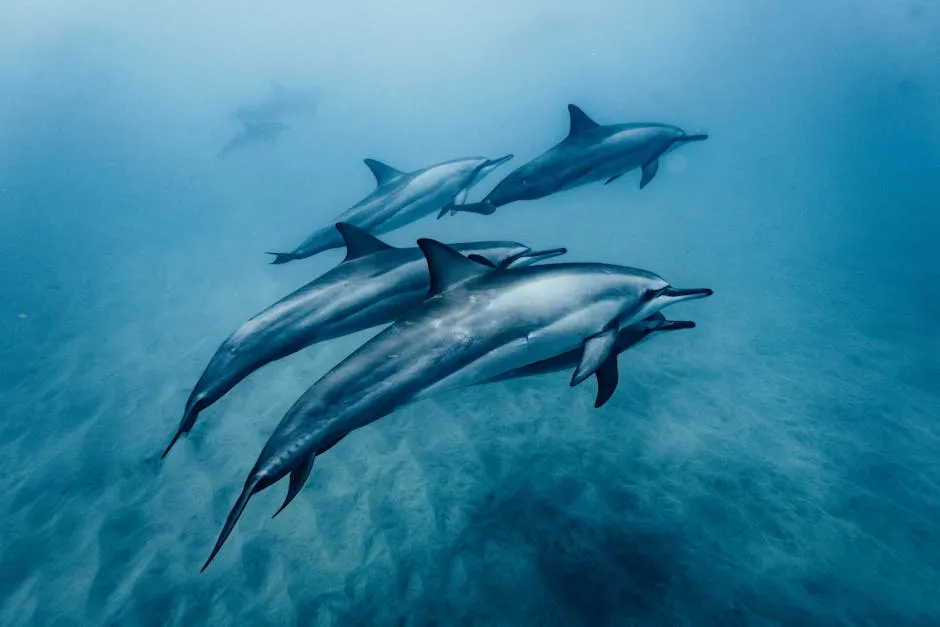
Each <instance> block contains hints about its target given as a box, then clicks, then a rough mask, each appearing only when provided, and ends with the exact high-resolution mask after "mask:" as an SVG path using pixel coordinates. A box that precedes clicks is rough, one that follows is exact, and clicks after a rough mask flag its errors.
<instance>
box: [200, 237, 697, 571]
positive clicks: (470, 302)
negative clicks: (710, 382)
mask: <svg viewBox="0 0 940 627" xmlns="http://www.w3.org/2000/svg"><path fill="white" fill-rule="evenodd" d="M418 246H419V247H420V248H421V251H422V253H424V256H425V259H426V260H427V265H428V273H429V275H430V288H429V290H428V298H427V299H426V300H424V301H423V303H422V304H421V306H420V307H419V308H417V309H415V310H412V311H411V312H409V313H408V314H406V315H404V316H403V317H402V318H400V319H399V320H398V321H396V322H394V323H393V324H392V325H391V326H389V327H387V328H386V329H384V330H383V331H381V332H379V334H378V335H376V336H374V337H372V338H371V339H369V340H367V341H366V342H365V343H364V344H362V345H361V346H360V347H359V348H358V349H356V350H355V351H354V352H353V353H351V354H350V355H349V356H348V357H346V359H344V360H342V361H341V362H340V363H338V364H337V365H336V366H334V367H333V369H332V370H330V371H329V372H327V373H326V374H325V375H323V377H321V378H320V380H319V381H317V382H316V383H314V384H313V386H312V387H310V388H309V389H308V390H307V391H306V392H305V393H304V394H303V395H302V396H301V397H300V399H298V401H297V402H296V403H295V404H294V405H293V407H291V408H290V410H288V412H287V414H286V415H285V416H284V418H283V419H282V420H281V422H280V424H279V425H278V426H277V427H276V428H275V430H274V433H273V434H272V435H271V437H270V438H269V439H268V442H267V444H266V445H265V446H264V449H263V450H262V451H261V455H260V456H259V457H258V460H257V461H256V462H255V465H254V467H253V468H252V469H251V471H250V472H249V473H248V478H247V479H246V480H245V485H244V487H243V489H242V492H241V495H240V496H239V497H238V500H237V501H236V503H235V505H234V507H233V508H232V511H231V512H230V513H229V516H228V518H227V519H226V521H225V525H224V526H223V528H222V532H221V534H220V535H219V538H218V540H217V542H216V545H215V547H214V548H213V550H212V553H211V554H210V556H209V559H208V560H206V563H205V565H204V566H203V570H205V568H206V567H207V566H208V565H209V563H210V562H211V561H212V560H213V558H214V557H215V556H216V555H217V554H218V552H219V550H220V549H221V548H222V545H223V544H224V542H225V540H226V538H228V536H229V534H230V533H231V532H232V529H233V528H234V526H235V523H236V522H237V521H238V519H239V517H240V516H241V514H242V512H243V511H244V510H245V506H246V505H247V504H248V501H249V499H250V498H251V497H252V495H254V494H256V493H258V492H260V491H261V490H264V489H265V488H268V487H270V486H271V485H274V483H276V482H277V481H279V480H280V479H282V478H283V477H285V476H287V475H290V484H289V486H288V491H287V497H286V498H285V500H284V504H283V505H282V506H281V508H280V509H279V510H278V512H280V511H282V510H283V509H284V508H285V507H287V505H288V504H290V502H291V501H292V500H293V499H294V498H295V497H296V495H297V494H298V492H299V491H300V489H301V488H302V487H303V485H304V484H305V483H306V481H307V478H308V477H309V475H310V471H311V469H312V468H313V463H314V460H315V459H316V457H317V456H319V455H322V454H323V453H325V452H327V451H328V450H329V449H330V448H332V447H333V446H334V445H336V444H337V443H338V442H339V441H340V440H342V439H343V438H344V437H346V436H347V435H348V434H349V433H351V432H352V431H355V430H356V429H360V428H362V427H365V426H366V425H369V424H371V423H373V422H375V421H376V420H379V419H381V418H383V417H385V416H387V415H389V414H390V413H392V412H394V411H395V410H397V409H399V408H401V407H403V406H405V405H408V404H410V403H412V402H415V401H418V400H422V399H426V398H429V397H431V396H435V395H439V394H442V393H444V392H447V391H450V390H454V389H458V388H462V387H467V386H471V385H475V384H478V383H481V382H483V381H486V380H487V379H491V378H493V377H497V376H499V375H500V374H502V373H505V372H509V371H512V370H515V369H517V368H523V367H525V366H527V365H529V364H532V363H536V362H539V361H542V360H546V359H550V358H552V357H555V356H557V355H563V354H565V353H568V352H569V351H575V350H578V351H580V353H581V356H580V359H579V361H578V364H577V367H576V368H575V370H574V372H573V373H572V378H571V385H572V386H575V385H578V384H579V383H581V382H582V381H584V380H585V379H587V378H588V377H590V376H592V375H596V376H597V378H598V381H599V382H601V385H603V378H604V377H605V376H607V375H606V374H605V373H606V372H608V371H609V370H610V369H611V368H612V366H610V364H611V362H613V363H614V364H615V363H616V360H617V354H616V353H615V352H614V347H615V346H616V343H617V338H618V336H619V334H620V331H621V329H623V328H625V327H629V326H630V325H632V324H635V323H637V322H639V321H641V320H643V319H644V318H646V317H648V316H651V315H653V314H655V313H656V312H658V311H660V310H661V309H663V308H665V307H668V306H670V305H673V304H676V303H679V302H682V301H685V300H692V299H698V298H705V297H707V296H710V295H711V294H712V291H711V290H710V289H707V288H698V289H677V288H675V287H673V286H671V285H670V284H669V283H667V282H666V281H665V280H663V279H662V278H661V277H659V276H658V275H656V274H653V273H652V272H648V271H645V270H640V269H636V268H630V267H627V266H619V265H612V264H601V263H555V264H544V265H533V266H527V267H522V268H512V267H505V266H497V267H495V268H494V267H493V266H492V264H488V263H485V262H483V261H476V260H472V259H470V258H468V257H465V256H463V255H461V254H460V252H458V251H456V250H454V249H453V248H450V247H449V246H447V245H445V244H442V243H439V242H437V241H435V240H431V239H426V238H423V239H420V240H418ZM615 367H616V366H613V368H615ZM275 515H276V513H275Z"/></svg>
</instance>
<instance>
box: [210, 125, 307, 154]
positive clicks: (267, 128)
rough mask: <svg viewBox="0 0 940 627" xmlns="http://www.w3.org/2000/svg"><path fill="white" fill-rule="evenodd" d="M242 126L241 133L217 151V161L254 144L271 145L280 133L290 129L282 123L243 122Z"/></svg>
mask: <svg viewBox="0 0 940 627" xmlns="http://www.w3.org/2000/svg"><path fill="white" fill-rule="evenodd" d="M243 126H244V128H243V129H242V132H241V133H239V134H238V135H236V136H235V137H233V138H232V139H231V140H229V142H228V143H227V144H226V145H225V146H224V147H223V148H222V150H221V151H219V154H218V158H219V159H224V158H225V157H227V156H228V155H229V154H231V153H233V152H235V151H237V150H242V149H244V148H246V147H248V146H251V145H254V144H273V143H274V142H276V141H277V138H278V137H280V136H281V133H283V132H284V131H286V130H287V129H288V128H290V127H289V126H287V125H286V124H284V123H283V122H244V123H243Z"/></svg>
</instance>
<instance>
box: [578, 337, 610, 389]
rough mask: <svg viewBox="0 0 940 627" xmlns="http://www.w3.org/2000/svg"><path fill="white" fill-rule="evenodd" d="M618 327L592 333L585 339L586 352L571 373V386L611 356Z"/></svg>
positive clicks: (586, 376) (579, 381) (582, 379)
mask: <svg viewBox="0 0 940 627" xmlns="http://www.w3.org/2000/svg"><path fill="white" fill-rule="evenodd" d="M617 333H618V330H617V327H611V328H610V329H607V330H606V331H601V332H600V333H598V334H597V335H592V336H591V337H589V338H588V339H586V340H585V341H584V352H583V353H582V354H581V363H579V364H578V367H577V368H576V369H575V371H574V374H572V375H571V387H574V386H576V385H578V384H579V383H581V382H582V381H584V380H585V379H587V378H588V377H589V376H591V375H592V374H594V372H595V371H597V369H598V368H600V367H601V366H602V365H603V363H604V361H605V360H606V359H607V358H608V357H609V356H610V354H611V351H612V350H613V348H614V344H615V343H616V341H617Z"/></svg>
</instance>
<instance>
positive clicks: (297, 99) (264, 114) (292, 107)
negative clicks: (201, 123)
mask: <svg viewBox="0 0 940 627" xmlns="http://www.w3.org/2000/svg"><path fill="white" fill-rule="evenodd" d="M322 94H323V91H322V90H320V89H317V90H313V91H297V90H294V89H289V88H287V87H285V86H284V85H282V84H280V83H278V82H277V81H271V95H270V96H268V98H266V99H265V100H262V101H261V102H258V103H255V104H252V105H246V106H242V107H239V108H238V109H237V110H236V112H235V115H236V117H238V119H239V120H241V121H242V122H270V121H274V120H283V119H284V118H287V117H292V116H304V115H313V114H314V113H316V111H317V109H318V108H319V105H320V97H321V96H322Z"/></svg>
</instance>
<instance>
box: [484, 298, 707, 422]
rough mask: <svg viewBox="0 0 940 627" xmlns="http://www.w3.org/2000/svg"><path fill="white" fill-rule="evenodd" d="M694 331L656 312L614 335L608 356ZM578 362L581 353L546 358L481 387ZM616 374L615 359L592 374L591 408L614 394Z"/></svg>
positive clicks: (692, 325)
mask: <svg viewBox="0 0 940 627" xmlns="http://www.w3.org/2000/svg"><path fill="white" fill-rule="evenodd" d="M694 328H695V323H694V322H692V321H691V320H666V317H665V316H664V315H663V314H662V312H661V311H657V312H656V313H654V314H653V315H652V316H649V317H648V318H645V319H643V320H640V321H639V322H637V323H636V324H632V325H630V326H628V327H625V328H623V329H621V330H620V333H619V334H617V339H616V341H615V342H614V347H613V349H611V351H610V352H611V355H614V356H615V357H616V356H617V355H620V354H621V353H623V352H624V351H626V350H629V349H631V348H635V347H636V346H639V345H640V344H642V343H643V342H644V341H646V340H647V339H649V338H650V337H652V336H653V335H656V334H659V333H665V332H667V331H679V330H681V329H694ZM580 359H581V351H580V350H578V349H575V350H573V351H568V352H567V353H562V354H561V355H556V356H554V357H550V358H549V359H543V360H541V361H537V362H535V363H533V364H529V365H527V366H523V367H521V368H516V369H515V370H510V371H509V372H504V373H503V374H500V375H497V376H495V377H492V378H490V379H487V380H486V381H484V382H483V383H495V382H497V381H509V380H511V379H522V378H524V377H532V376H536V375H540V374H548V373H551V372H559V371H561V370H568V369H570V368H574V367H575V366H577V365H578V361H580ZM618 370H619V367H618V365H617V359H616V358H612V359H608V360H607V361H605V362H604V363H603V365H602V366H601V367H600V368H598V369H597V372H595V373H594V374H595V377H596V378H597V395H596V396H595V398H594V407H595V408H597V407H603V405H604V404H605V403H606V402H607V401H609V400H610V397H611V396H613V395H614V391H615V390H616V389H617V384H618V383H619V379H620V375H619V373H618Z"/></svg>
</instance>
